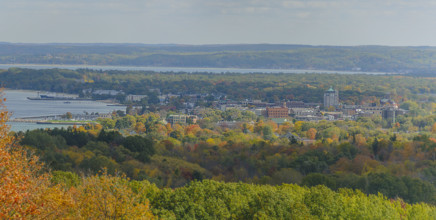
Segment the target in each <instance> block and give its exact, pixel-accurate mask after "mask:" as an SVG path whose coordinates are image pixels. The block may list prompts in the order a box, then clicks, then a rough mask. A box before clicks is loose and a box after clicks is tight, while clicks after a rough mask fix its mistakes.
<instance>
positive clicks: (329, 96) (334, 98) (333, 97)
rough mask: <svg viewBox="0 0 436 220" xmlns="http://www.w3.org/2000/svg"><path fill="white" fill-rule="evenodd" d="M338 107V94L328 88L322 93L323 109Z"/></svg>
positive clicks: (336, 91)
mask: <svg viewBox="0 0 436 220" xmlns="http://www.w3.org/2000/svg"><path fill="white" fill-rule="evenodd" d="M338 105H339V92H338V90H334V89H333V87H330V89H328V90H327V91H325V92H324V108H329V107H330V106H333V107H337V106H338Z"/></svg>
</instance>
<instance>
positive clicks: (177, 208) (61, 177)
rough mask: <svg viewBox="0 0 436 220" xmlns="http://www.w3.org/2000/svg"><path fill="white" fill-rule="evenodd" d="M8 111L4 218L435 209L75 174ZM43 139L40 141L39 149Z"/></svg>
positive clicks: (309, 191) (307, 191)
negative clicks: (25, 134) (35, 149)
mask: <svg viewBox="0 0 436 220" xmlns="http://www.w3.org/2000/svg"><path fill="white" fill-rule="evenodd" d="M7 119H8V115H7V113H6V112H4V111H2V112H1V114H0V125H1V126H0V165H1V169H0V204H1V205H0V217H1V218H4V219H59V218H65V219H156V218H157V217H159V218H163V219H192V218H200V219H217V218H219V219H265V218H267V219H284V218H285V219H288V218H290V219H294V218H296V219H330V218H344V219H349V218H353V219H354V218H357V219H432V218H435V216H436V208H435V207H434V206H431V205H427V204H424V203H420V204H413V205H410V204H408V203H405V202H403V200H401V199H387V198H386V197H384V196H383V195H381V194H379V195H370V196H367V195H365V194H363V193H361V192H360V191H353V190H345V189H341V190H339V192H334V191H332V190H330V189H328V188H326V187H323V186H317V187H312V188H307V187H299V186H296V185H292V184H290V185H288V184H284V185H281V186H267V185H252V184H246V183H223V182H216V181H211V180H205V181H202V182H196V181H194V182H191V183H190V184H189V185H187V186H185V187H181V188H177V189H174V190H173V189H168V188H164V189H160V188H158V187H156V186H155V185H154V184H150V182H149V181H147V180H143V181H131V180H129V179H127V178H125V177H124V176H111V175H108V174H107V173H106V171H104V173H102V174H97V175H90V176H82V177H79V176H78V175H76V174H73V173H71V172H64V171H54V172H52V173H50V172H47V170H46V169H45V168H46V167H45V166H44V164H42V163H41V162H40V161H39V160H38V157H36V156H32V155H31V154H29V151H28V150H25V149H24V148H22V147H21V146H19V145H18V144H17V142H18V140H16V139H15V138H14V136H10V135H8V131H9V129H8V127H7V126H6V124H5V123H6V121H7ZM91 133H92V132H91ZM100 134H101V132H100ZM62 135H63V134H62V132H60V133H59V131H58V135H57V136H56V137H54V139H55V140H57V141H58V143H62V142H63V141H62V138H60V137H62ZM64 135H65V134H64ZM72 135H73V136H74V138H73V139H76V138H77V139H79V140H78V141H77V142H76V143H77V144H80V143H81V142H80V139H83V138H86V136H87V135H89V134H86V133H83V132H80V131H78V132H74V133H72ZM91 135H92V134H91ZM112 137H114V138H112ZM47 138H48V137H46V139H47ZM101 138H102V139H104V140H107V141H120V142H121V143H124V144H125V145H126V146H131V147H134V146H137V142H141V141H133V140H128V138H124V140H120V139H122V138H121V137H119V136H117V135H108V134H107V133H104V134H102V135H101ZM73 139H71V140H69V141H74V140H73ZM126 139H127V140H126ZM141 140H142V139H141ZM64 142H65V140H64ZM45 147H46V145H45V144H42V143H41V145H40V149H43V148H45ZM47 147H48V148H50V147H52V146H49V145H47ZM132 149H137V148H132ZM103 170H104V169H103Z"/></svg>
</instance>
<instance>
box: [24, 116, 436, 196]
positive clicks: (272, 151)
mask: <svg viewBox="0 0 436 220" xmlns="http://www.w3.org/2000/svg"><path fill="white" fill-rule="evenodd" d="M238 114H240V112H239V113H238V112H235V111H233V110H232V111H230V110H229V111H225V112H220V111H218V110H216V111H210V112H205V113H204V115H203V119H201V120H199V121H198V122H197V123H198V124H187V125H179V124H175V125H174V126H170V124H164V123H163V122H162V120H161V119H160V116H159V115H158V114H155V113H149V114H144V115H126V116H116V115H114V116H113V118H112V119H101V120H100V121H99V122H100V125H91V124H90V125H87V126H84V127H77V128H69V129H53V130H34V131H28V132H26V133H17V134H16V136H17V137H18V138H19V139H20V140H21V141H20V143H21V144H22V145H24V146H28V147H30V148H31V149H34V150H36V152H37V153H38V155H41V158H42V160H43V161H45V162H46V163H47V164H48V165H49V166H50V167H51V168H53V169H55V170H62V171H73V172H78V173H81V172H86V173H98V171H100V170H101V169H102V168H103V167H106V168H107V171H108V172H109V173H110V174H115V173H116V171H118V172H122V173H125V174H126V175H127V176H128V177H129V178H132V179H135V180H149V181H151V182H153V183H155V184H157V185H158V186H159V187H181V186H184V185H186V184H188V183H189V182H191V181H193V180H202V179H214V180H220V181H228V182H238V181H243V182H247V183H257V184H271V185H279V184H282V183H297V184H300V185H306V186H315V185H318V184H322V185H325V186H327V187H329V188H331V189H334V190H338V189H339V188H352V189H359V190H361V191H363V192H364V193H369V194H377V193H378V192H383V193H384V195H385V196H388V197H389V198H397V197H400V198H402V199H404V200H405V201H407V202H410V203H416V202H427V203H431V204H434V203H435V202H436V188H435V187H436V181H435V179H436V174H435V171H434V170H435V149H436V148H435V146H436V130H435V129H434V128H435V125H436V118H435V117H434V116H432V115H429V116H425V117H422V116H419V117H413V118H410V117H398V121H399V123H398V125H395V126H394V127H392V128H390V129H386V128H383V126H384V124H385V121H384V120H382V119H381V118H377V117H375V118H361V119H359V120H358V121H336V122H329V121H320V122H318V123H314V122H304V121H295V122H286V123H284V124H281V125H277V124H276V123H274V122H273V121H268V120H265V121H263V120H261V119H259V120H257V121H256V122H255V123H249V122H239V123H238V124H237V126H236V127H235V128H232V129H229V128H228V127H226V126H219V125H216V124H215V122H216V121H217V120H220V119H219V118H220V117H227V115H231V116H235V115H238ZM241 116H242V114H241ZM418 130H420V133H415V131H418ZM290 134H292V135H290ZM293 137H297V139H295V138H293ZM298 137H299V138H298ZM302 140H305V142H309V143H307V144H303V143H302V142H303V141H302ZM314 174H319V175H314Z"/></svg>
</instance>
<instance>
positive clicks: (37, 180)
mask: <svg viewBox="0 0 436 220" xmlns="http://www.w3.org/2000/svg"><path fill="white" fill-rule="evenodd" d="M0 93H1V92H0ZM0 96H1V94H0ZM3 102H4V99H0V107H1V109H0V219H153V218H154V217H153V215H152V212H151V210H150V208H149V206H148V201H147V200H146V199H144V198H142V197H140V196H142V194H141V193H140V192H137V193H135V192H133V191H132V189H131V188H130V187H129V182H128V181H129V180H128V179H126V178H124V177H114V176H109V175H106V174H103V175H99V176H91V177H83V178H82V180H81V181H79V183H78V184H77V186H67V185H68V184H66V183H62V181H60V183H59V181H52V180H53V176H52V175H51V174H50V172H46V170H47V169H45V168H46V167H45V166H44V164H42V163H41V162H40V161H39V159H38V157H37V156H35V155H32V154H31V153H29V152H28V151H27V150H25V149H24V148H22V147H21V146H19V145H18V144H16V142H17V141H16V140H15V139H14V136H11V135H9V127H8V125H7V124H6V122H7V120H8V116H9V115H8V113H7V111H6V110H5V107H4V105H3ZM58 179H59V178H58ZM60 179H62V178H60ZM70 185H71V184H70Z"/></svg>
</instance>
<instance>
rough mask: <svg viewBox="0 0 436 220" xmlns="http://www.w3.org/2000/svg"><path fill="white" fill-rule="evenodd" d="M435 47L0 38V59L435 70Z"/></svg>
mask: <svg viewBox="0 0 436 220" xmlns="http://www.w3.org/2000/svg"><path fill="white" fill-rule="evenodd" d="M435 55H436V47H388V46H310V45H281V44H233V45H175V44H159V45H150V44H13V43H0V64H49V65H102V66H107V65H109V66H139V67H148V66H153V67H201V68H248V69H305V70H330V71H357V72H384V73H401V74H409V75H417V76H433V75H435V74H436V59H434V57H436V56H435Z"/></svg>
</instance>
